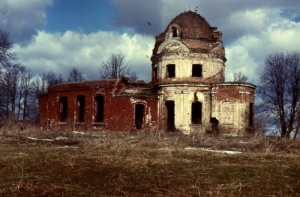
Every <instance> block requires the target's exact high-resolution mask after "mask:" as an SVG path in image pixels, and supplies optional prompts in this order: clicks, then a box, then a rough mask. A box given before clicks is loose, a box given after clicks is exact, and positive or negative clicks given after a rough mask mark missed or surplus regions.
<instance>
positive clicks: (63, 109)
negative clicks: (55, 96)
mask: <svg viewBox="0 0 300 197" xmlns="http://www.w3.org/2000/svg"><path fill="white" fill-rule="evenodd" d="M67 117H68V97H66V96H63V97H60V98H59V121H60V122H66V121H67Z"/></svg>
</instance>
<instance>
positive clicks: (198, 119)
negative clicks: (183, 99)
mask: <svg viewBox="0 0 300 197" xmlns="http://www.w3.org/2000/svg"><path fill="white" fill-rule="evenodd" d="M192 123H193V124H201V123H202V103H200V102H194V103H192Z"/></svg>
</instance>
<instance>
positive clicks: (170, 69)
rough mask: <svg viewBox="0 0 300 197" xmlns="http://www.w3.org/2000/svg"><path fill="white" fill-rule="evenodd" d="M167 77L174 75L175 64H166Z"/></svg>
mask: <svg viewBox="0 0 300 197" xmlns="http://www.w3.org/2000/svg"><path fill="white" fill-rule="evenodd" d="M167 77H168V78H174V77H175V64H168V65H167Z"/></svg>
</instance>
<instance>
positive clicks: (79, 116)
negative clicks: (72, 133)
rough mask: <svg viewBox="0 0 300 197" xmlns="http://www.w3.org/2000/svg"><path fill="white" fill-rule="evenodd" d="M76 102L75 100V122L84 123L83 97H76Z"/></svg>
mask: <svg viewBox="0 0 300 197" xmlns="http://www.w3.org/2000/svg"><path fill="white" fill-rule="evenodd" d="M76 100H77V121H78V122H84V115H85V96H78V97H77V99H76Z"/></svg>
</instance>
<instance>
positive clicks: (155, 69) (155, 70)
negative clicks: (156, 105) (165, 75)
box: [154, 67, 158, 81]
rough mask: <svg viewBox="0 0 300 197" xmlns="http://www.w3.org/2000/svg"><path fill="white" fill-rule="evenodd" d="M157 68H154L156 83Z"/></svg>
mask: <svg viewBox="0 0 300 197" xmlns="http://www.w3.org/2000/svg"><path fill="white" fill-rule="evenodd" d="M157 78H158V77H157V67H155V68H154V79H155V81H156V80H157Z"/></svg>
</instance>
